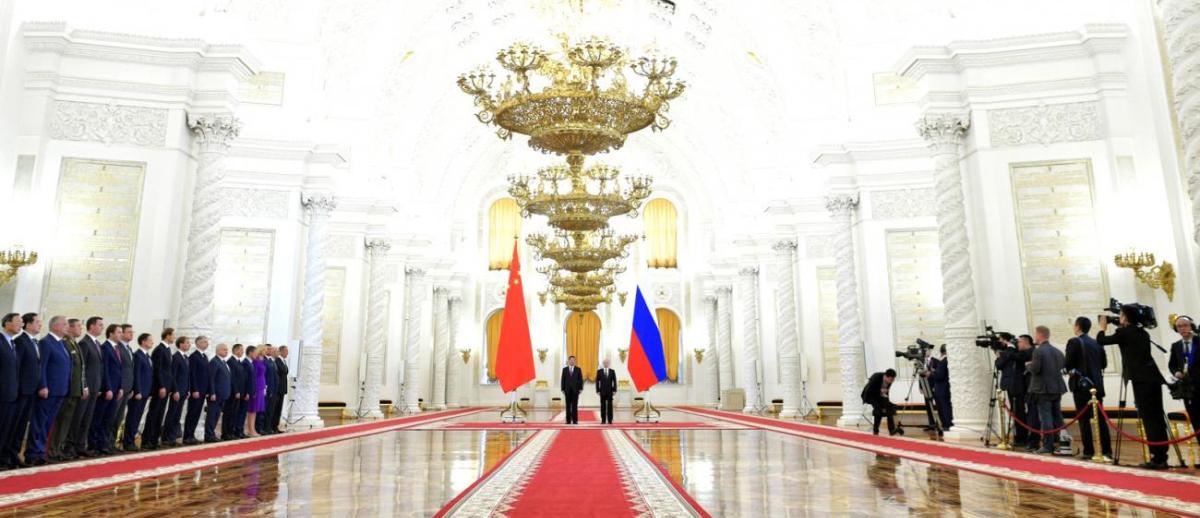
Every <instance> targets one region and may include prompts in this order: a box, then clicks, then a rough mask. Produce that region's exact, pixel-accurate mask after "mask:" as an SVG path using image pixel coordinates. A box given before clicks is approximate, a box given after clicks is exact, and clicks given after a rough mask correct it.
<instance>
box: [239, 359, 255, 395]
mask: <svg viewBox="0 0 1200 518" xmlns="http://www.w3.org/2000/svg"><path fill="white" fill-rule="evenodd" d="M240 392H241V393H242V395H243V396H245V395H246V394H253V393H254V362H252V361H250V357H249V356H246V355H242V390H240Z"/></svg>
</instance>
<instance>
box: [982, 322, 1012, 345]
mask: <svg viewBox="0 0 1200 518" xmlns="http://www.w3.org/2000/svg"><path fill="white" fill-rule="evenodd" d="M1001 337H1004V338H1008V339H1009V340H1012V338H1011V337H1012V333H1005V332H1003V331H1001V332H999V333H997V332H996V330H995V329H992V326H986V327H984V328H983V334H982V335H979V336H976V337H975V347H983V348H986V349H991V350H993V351H1003V350H1004V349H1005V348H1006V347H1008V346H1007V345H1004V342H1001V341H1000V338H1001Z"/></svg>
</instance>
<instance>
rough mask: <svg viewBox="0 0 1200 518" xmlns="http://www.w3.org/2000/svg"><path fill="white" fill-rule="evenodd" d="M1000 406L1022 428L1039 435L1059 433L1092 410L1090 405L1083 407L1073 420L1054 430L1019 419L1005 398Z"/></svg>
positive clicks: (1001, 400)
mask: <svg viewBox="0 0 1200 518" xmlns="http://www.w3.org/2000/svg"><path fill="white" fill-rule="evenodd" d="M1000 408H1003V409H1004V411H1005V412H1008V415H1009V417H1012V419H1013V422H1015V423H1017V424H1019V425H1021V428H1024V429H1026V430H1029V431H1030V432H1032V433H1036V434H1038V435H1050V434H1052V433H1058V432H1061V431H1063V430H1066V429H1067V428H1070V426H1071V425H1073V424H1075V421H1078V420H1079V419H1080V418H1082V417H1083V414H1084V412H1087V411H1088V410H1090V408H1089V407H1083V410H1080V411H1079V413H1078V414H1075V417H1072V418H1071V420H1070V421H1067V423H1066V424H1064V425H1062V426H1060V427H1058V428H1055V429H1053V430H1042V429H1040V428H1034V427H1032V426H1029V425H1027V424H1025V422H1023V421H1021V420H1020V419H1017V416H1016V414H1013V413H1012V410H1009V409H1008V403H1007V402H1005V401H1004V399H1003V398H1001V399H1000Z"/></svg>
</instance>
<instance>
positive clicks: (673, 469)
mask: <svg viewBox="0 0 1200 518" xmlns="http://www.w3.org/2000/svg"><path fill="white" fill-rule="evenodd" d="M646 433H647V434H649V436H650V455H652V456H654V459H655V460H657V461H658V462H660V463H662V464H663V465H664V466H666V468H667V474H668V475H670V476H671V478H672V479H674V480H675V481H676V482H678V483H680V484H683V483H684V480H683V445H682V441H680V439H679V436H680V435H681V434H680V433H678V432H676V431H674V430H671V431H667V430H647V431H646Z"/></svg>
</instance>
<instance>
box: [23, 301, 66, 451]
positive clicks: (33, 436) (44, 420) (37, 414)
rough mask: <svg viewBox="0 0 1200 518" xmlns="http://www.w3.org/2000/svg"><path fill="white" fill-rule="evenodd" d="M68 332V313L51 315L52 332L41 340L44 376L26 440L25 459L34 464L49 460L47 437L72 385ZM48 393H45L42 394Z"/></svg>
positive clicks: (40, 349) (40, 350)
mask: <svg viewBox="0 0 1200 518" xmlns="http://www.w3.org/2000/svg"><path fill="white" fill-rule="evenodd" d="M66 333H67V317H64V316H61V315H55V316H54V317H51V318H50V333H49V334H47V335H46V336H44V337H42V339H41V340H40V341H38V352H40V353H41V366H42V379H41V382H40V383H39V385H38V396H39V397H40V399H38V401H37V404H36V405H35V407H34V414H33V419H32V420H31V421H30V422H29V439H28V441H27V442H26V444H25V462H26V463H29V464H33V465H34V466H41V465H43V464H45V463H46V440H47V439H48V438H49V437H50V425H51V424H53V423H54V418H55V417H57V416H58V411H59V409H60V408H61V407H62V404H63V398H65V397H67V392H68V391H69V390H70V387H71V354H70V353H68V352H67V346H66V345H65V344H63V337H64V336H66ZM42 394H45V395H42Z"/></svg>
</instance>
